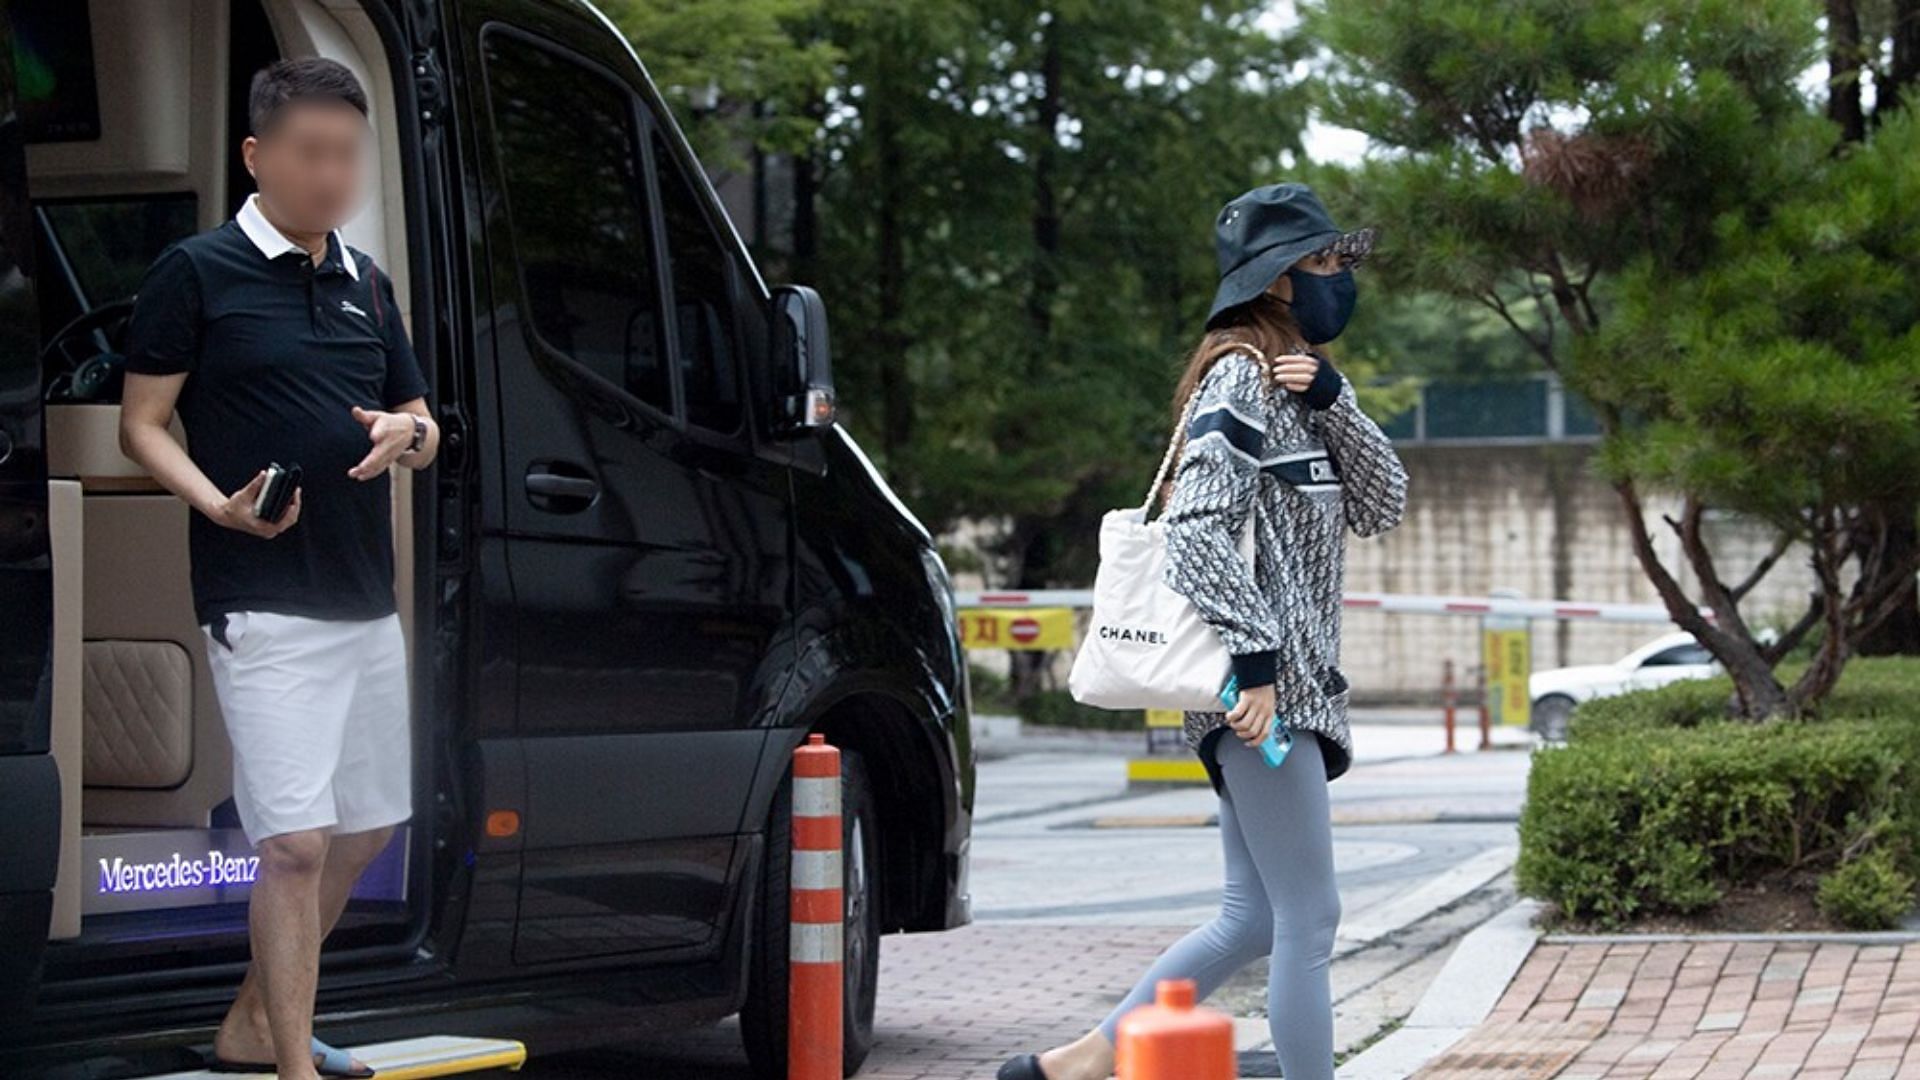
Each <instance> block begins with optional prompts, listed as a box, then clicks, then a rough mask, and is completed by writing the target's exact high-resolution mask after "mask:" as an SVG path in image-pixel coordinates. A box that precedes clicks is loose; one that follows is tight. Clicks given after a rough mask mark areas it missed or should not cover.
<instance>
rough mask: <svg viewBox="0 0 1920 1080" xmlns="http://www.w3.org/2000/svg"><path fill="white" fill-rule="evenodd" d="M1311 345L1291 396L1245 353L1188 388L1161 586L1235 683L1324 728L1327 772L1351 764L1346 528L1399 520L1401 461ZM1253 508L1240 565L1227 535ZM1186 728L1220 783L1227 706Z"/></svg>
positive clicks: (1369, 531)
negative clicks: (1196, 619) (1227, 664)
mask: <svg viewBox="0 0 1920 1080" xmlns="http://www.w3.org/2000/svg"><path fill="white" fill-rule="evenodd" d="M1314 355H1315V356H1316V357H1318V358H1319V360H1320V368H1319V370H1318V371H1317V372H1316V373H1315V374H1314V378H1313V382H1312V383H1311V384H1310V385H1309V386H1308V387H1307V389H1306V390H1304V391H1301V392H1298V393H1296V392H1293V391H1290V390H1287V389H1284V388H1276V389H1274V390H1272V391H1270V392H1269V391H1268V390H1266V389H1265V388H1264V387H1263V386H1262V381H1261V374H1260V370H1259V367H1258V362H1257V361H1256V359H1255V357H1254V354H1252V353H1251V352H1247V351H1244V350H1239V349H1236V350H1234V351H1232V352H1229V353H1227V354H1225V355H1223V356H1221V357H1220V358H1219V359H1218V360H1217V361H1215V362H1214V365H1213V367H1212V368H1210V369H1209V370H1208V371H1207V373H1206V375H1204V376H1203V377H1202V378H1201V380H1200V384H1199V386H1198V387H1197V389H1196V393H1195V398H1194V404H1193V410H1192V414H1191V419H1190V420H1189V421H1188V424H1187V431H1186V445H1185V447H1184V448H1183V450H1182V451H1181V456H1180V465H1179V468H1178V469H1177V470H1176V471H1175V473H1174V488H1173V493H1172V495H1171V497H1170V498H1169V499H1168V501H1167V507H1166V510H1165V512H1164V513H1163V515H1162V517H1161V520H1162V521H1163V522H1165V525H1166V542H1167V562H1166V571H1165V581H1166V583H1167V585H1168V586H1169V587H1171V588H1173V589H1174V590H1176V591H1178V592H1179V593H1181V594H1182V595H1184V596H1185V597H1187V598H1188V599H1189V600H1191V601H1192V602H1193V604H1194V606H1195V607H1196V608H1198V609H1199V611H1200V614H1201V616H1202V617H1203V618H1204V619H1205V620H1206V621H1207V622H1208V623H1209V624H1210V625H1212V626H1213V628H1214V629H1215V630H1216V631H1218V632H1219V634H1220V638H1221V640H1222V641H1223V642H1224V643H1225V644H1226V646H1227V651H1228V653H1229V654H1230V655H1231V656H1232V659H1233V671H1234V674H1235V675H1237V676H1238V677H1239V681H1240V685H1242V686H1260V685H1262V684H1265V683H1268V682H1271V683H1273V684H1274V695H1275V700H1276V702H1277V704H1278V707H1279V715H1280V717H1281V718H1282V719H1284V720H1285V721H1286V722H1287V723H1288V725H1289V726H1291V727H1292V728H1293V730H1294V731H1296V732H1305V731H1312V732H1316V733H1318V734H1319V735H1320V736H1321V737H1322V743H1323V746H1322V749H1323V751H1324V753H1323V757H1324V759H1325V761H1326V768H1327V779H1328V780H1332V779H1334V778H1335V777H1338V776H1339V775H1340V774H1342V773H1344V772H1346V771H1347V768H1348V766H1349V765H1351V764H1352V762H1353V738H1352V735H1351V734H1350V733H1349V731H1348V727H1347V700H1348V692H1347V685H1346V678H1345V676H1344V675H1343V673H1342V672H1341V671H1340V611H1341V593H1342V589H1343V586H1344V581H1343V579H1344V576H1345V566H1346V561H1345V554H1346V537H1345V536H1344V535H1343V533H1344V531H1345V530H1347V529H1351V530H1352V531H1353V532H1354V534H1355V535H1357V536H1373V535H1375V534H1377V533H1381V532H1385V531H1386V530H1387V529H1390V528H1392V527H1393V526H1395V525H1397V524H1399V522H1400V518H1401V516H1402V515H1403V514H1404V513H1405V511H1406V504H1407V471H1406V468H1405V466H1403V465H1402V464H1401V462H1400V458H1399V455H1397V454H1396V453H1395V452H1394V449H1393V444H1392V443H1391V442H1390V441H1389V440H1388V439H1387V436H1386V434H1385V433H1384V432H1382V431H1381V430H1380V426H1379V425H1378V424H1375V423H1374V422H1373V421H1372V420H1371V419H1370V418H1368V416H1367V415H1366V414H1365V413H1363V412H1361V411H1360V408H1359V405H1358V404H1357V403H1356V401H1355V400H1354V395H1353V384H1352V383H1350V382H1348V381H1347V377H1346V376H1345V375H1343V374H1341V373H1340V371H1339V370H1338V369H1337V368H1335V367H1334V366H1333V365H1332V364H1331V363H1329V362H1328V361H1327V359H1326V357H1325V356H1323V355H1320V354H1319V353H1317V352H1316V353H1315V354H1314ZM1256 506H1257V507H1258V508H1259V514H1258V516H1257V518H1256V524H1255V532H1254V539H1255V545H1254V552H1255V558H1254V566H1253V567H1252V568H1249V567H1248V565H1247V561H1246V558H1245V556H1243V555H1241V554H1240V552H1239V551H1238V550H1237V540H1238V537H1239V536H1240V533H1241V530H1242V529H1243V528H1245V526H1246V520H1247V513H1248V512H1249V510H1251V509H1253V508H1254V507H1256ZM1184 726H1185V735H1186V742H1187V745H1188V746H1189V747H1191V748H1193V749H1194V750H1195V752H1197V753H1198V754H1199V755H1200V760H1201V762H1202V763H1203V764H1204V765H1205V766H1206V769H1207V773H1208V776H1209V778H1210V779H1211V780H1212V783H1213V787H1214V790H1215V791H1216V792H1217V791H1219V790H1220V788H1221V783H1222V781H1221V777H1220V775H1219V773H1218V768H1217V766H1216V765H1215V763H1214V761H1213V759H1212V756H1211V751H1212V738H1218V737H1222V736H1227V737H1232V735H1233V733H1232V730H1231V728H1229V727H1228V726H1227V719H1226V713H1225V712H1224V711H1214V712H1188V713H1186V714H1185V724H1184Z"/></svg>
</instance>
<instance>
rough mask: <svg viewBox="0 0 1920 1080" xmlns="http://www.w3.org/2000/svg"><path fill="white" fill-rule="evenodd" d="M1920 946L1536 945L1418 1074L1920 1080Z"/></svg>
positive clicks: (1572, 1079)
mask: <svg viewBox="0 0 1920 1080" xmlns="http://www.w3.org/2000/svg"><path fill="white" fill-rule="evenodd" d="M1916 1029H1920V944H1894V945H1859V944H1841V943H1835V942H1819V943H1812V942H1780V943H1774V942H1752V941H1738V942H1735V941H1681V942H1656V943H1646V942H1637V943H1629V942H1614V943H1598V944H1588V943H1580V944H1545V943H1543V944H1541V945H1538V946H1536V947H1535V948H1534V950H1533V952H1532V954H1531V955H1529V956H1528V958H1527V961H1526V963H1525V964H1524V965H1522V966H1521V968H1520V971H1519V973H1518V974H1516V975H1515V976H1514V979H1513V982H1512V983H1511V984H1509V985H1508V987H1507V990H1506V993H1505V994H1504V995H1503V996H1502V997H1501V999H1500V1002H1499V1004H1498V1005H1496V1006H1495V1007H1494V1011H1493V1012H1492V1013H1491V1014H1490V1015H1489V1016H1488V1017H1487V1019H1486V1021H1485V1022H1484V1023H1483V1024H1481V1025H1480V1027H1478V1028H1477V1029H1475V1030H1474V1031H1473V1032H1472V1033H1470V1034H1469V1035H1467V1036H1466V1037H1465V1038H1464V1039H1462V1040H1461V1041H1460V1042H1458V1043H1456V1044H1454V1045H1453V1047H1451V1048H1450V1049H1449V1050H1448V1051H1447V1052H1446V1053H1444V1054H1442V1055H1441V1056H1440V1057H1439V1058H1437V1059H1435V1060H1434V1061H1432V1062H1429V1063H1428V1065H1427V1066H1426V1067H1425V1068H1424V1069H1422V1070H1421V1071H1420V1072H1418V1073H1416V1074H1415V1076H1416V1077H1418V1078H1421V1080H1469V1078H1472V1080H1479V1078H1493V1077H1543V1078H1544V1077H1557V1078H1559V1080H1595V1078H1599V1077H1645V1078H1650V1080H1668V1078H1686V1077H1697V1078H1699V1080H1733V1078H1738V1077H1752V1078H1759V1077H1799V1078H1801V1080H1828V1078H1835V1080H1837V1078H1841V1077H1847V1078H1852V1080H1869V1078H1895V1077H1897V1078H1906V1077H1914V1078H1920V1045H1916Z"/></svg>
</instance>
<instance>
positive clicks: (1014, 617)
mask: <svg viewBox="0 0 1920 1080" xmlns="http://www.w3.org/2000/svg"><path fill="white" fill-rule="evenodd" d="M960 644H961V645H962V646H963V647H965V648H969V649H1071V648H1073V609H1072V608H961V609H960Z"/></svg>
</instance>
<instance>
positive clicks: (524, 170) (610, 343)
mask: <svg viewBox="0 0 1920 1080" xmlns="http://www.w3.org/2000/svg"><path fill="white" fill-rule="evenodd" d="M483 41H484V50H485V60H486V74H487V95H488V100H489V102H490V104H491V105H492V109H493V132H494V142H495V146H496V148H497V153H498V154H499V155H500V163H501V165H500V167H501V172H502V174H503V175H504V177H505V181H506V189H507V190H506V195H507V214H508V217H509V218H510V220H511V221H512V227H513V245H514V250H515V253H516V255H517V256H518V258H519V262H520V274H521V282H522V288H523V290H524V292H525V295H526V301H527V312H526V315H527V317H528V318H530V319H531V321H532V324H533V328H534V330H535V332H536V333H537V334H538V335H539V337H540V338H541V339H542V340H543V341H545V342H546V343H547V344H548V345H550V346H551V347H553V348H554V349H556V350H558V351H560V352H562V353H564V354H566V355H567V356H570V357H572V358H573V359H574V360H575V361H577V362H578V363H580V364H581V365H583V366H585V367H586V368H587V369H589V370H590V371H592V372H594V373H595V374H597V375H599V376H600V377H601V378H603V379H605V380H607V381H608V382H610V383H612V384H614V385H615V386H624V387H625V388H626V389H627V391H628V392H629V393H631V394H633V395H634V396H635V397H637V398H639V399H640V400H642V401H644V402H646V403H648V404H650V405H653V406H655V407H656V408H659V409H660V410H662V411H665V412H671V411H672V409H673V395H672V391H671V389H670V384H669V383H668V378H669V375H668V371H667V368H666V365H665V363H664V362H663V359H662V354H663V353H664V351H665V350H664V349H663V348H662V347H661V345H660V340H661V329H662V327H661V325H660V318H659V297H660V291H659V288H658V284H657V281H656V275H655V273H654V262H653V254H652V247H651V237H650V235H649V233H650V229H649V227H648V215H647V202H646V187H645V184H644V179H643V177H642V174H641V171H640V170H641V166H640V141H639V137H638V133H637V129H636V127H635V122H634V115H633V110H632V109H631V108H630V101H629V97H628V94H627V91H626V90H625V89H624V88H623V87H621V86H620V85H619V84H618V83H615V82H613V81H611V80H610V79H607V78H605V77H603V76H602V75H600V74H599V73H597V72H595V71H592V70H590V69H588V68H586V67H584V66H582V65H580V64H578V63H575V62H574V61H572V60H570V59H568V58H566V57H564V56H561V55H559V54H557V53H554V52H550V51H548V50H547V49H544V48H542V47H540V46H538V45H535V44H533V43H531V42H529V41H526V40H525V39H522V38H520V37H517V36H515V35H513V34H508V33H501V32H497V31H496V32H490V33H488V34H487V35H486V36H485V38H484V39H483Z"/></svg>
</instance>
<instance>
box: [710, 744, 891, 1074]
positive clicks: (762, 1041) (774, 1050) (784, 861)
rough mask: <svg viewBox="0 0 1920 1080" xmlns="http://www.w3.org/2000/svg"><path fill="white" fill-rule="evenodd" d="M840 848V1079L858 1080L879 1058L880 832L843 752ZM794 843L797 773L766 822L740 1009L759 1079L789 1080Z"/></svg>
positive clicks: (850, 757) (859, 775)
mask: <svg viewBox="0 0 1920 1080" xmlns="http://www.w3.org/2000/svg"><path fill="white" fill-rule="evenodd" d="M840 784H841V789H840V845H841V853H842V854H841V867H842V873H843V875H844V876H843V879H842V883H841V890H842V893H841V895H842V899H843V900H844V901H845V911H846V921H845V923H844V925H843V927H842V929H841V949H842V953H841V965H842V971H843V973H844V976H845V979H846V982H845V988H844V990H843V991H842V993H843V994H844V997H843V998H842V1008H841V1031H840V1045H841V1050H842V1063H841V1069H842V1072H841V1075H843V1076H852V1075H854V1074H855V1073H857V1072H859V1070H860V1066H861V1065H862V1064H863V1063H865V1061H866V1060H867V1054H868V1053H870V1052H871V1051H872V1050H873V1009H874V1002H875V1000H876V999H877V998H878V996H879V982H880V909H879V903H880V831H879V817H878V814H877V813H876V811H875V807H874V802H873V789H872V787H871V786H870V785H869V783H868V779H867V769H866V761H865V759H864V758H863V757H862V756H861V755H860V753H859V752H858V751H854V750H841V751H840ZM792 839H793V779H792V775H791V770H789V774H788V775H787V776H786V777H783V778H782V779H781V781H780V789H779V790H778V791H777V792H775V793H774V796H773V810H772V812H771V813H770V814H769V815H768V817H767V844H766V851H767V858H766V864H765V869H764V873H763V874H762V877H761V882H760V885H761V902H760V910H759V918H758V920H757V922H756V924H755V926H754V935H753V942H752V956H751V958H750V960H749V966H748V975H747V979H748V982H747V999H746V1002H745V1004H744V1005H742V1006H741V1009H740V1040H741V1042H742V1044H744V1045H745V1047H746V1050H747V1060H748V1062H749V1063H750V1064H751V1065H752V1068H753V1075H754V1076H756V1077H759V1078H761V1080H786V1076H787V979H788V966H787V955H788V953H787V939H788V923H787V900H788V893H787V890H788V888H789V882H788V879H789V874H790V873H791V871H790V870H789V865H790V864H789V861H788V848H789V844H790V842H791V841H792Z"/></svg>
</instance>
